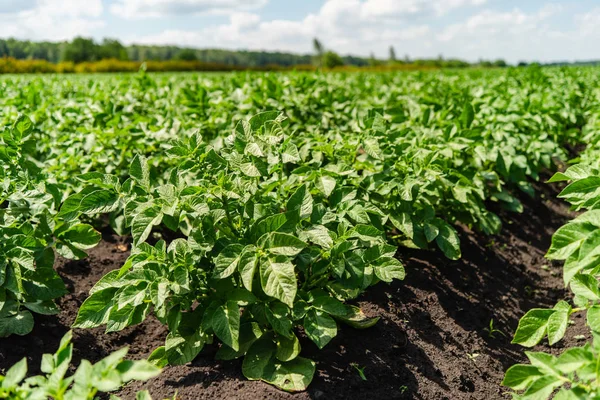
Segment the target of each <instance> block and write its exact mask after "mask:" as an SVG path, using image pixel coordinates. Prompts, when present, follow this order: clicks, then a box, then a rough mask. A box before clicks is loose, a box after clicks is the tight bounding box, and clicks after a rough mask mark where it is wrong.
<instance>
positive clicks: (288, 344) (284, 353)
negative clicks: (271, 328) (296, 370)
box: [275, 334, 302, 361]
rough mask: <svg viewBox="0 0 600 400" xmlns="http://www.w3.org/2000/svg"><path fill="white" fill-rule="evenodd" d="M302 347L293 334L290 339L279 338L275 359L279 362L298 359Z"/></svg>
mask: <svg viewBox="0 0 600 400" xmlns="http://www.w3.org/2000/svg"><path fill="white" fill-rule="evenodd" d="M301 350H302V347H301V346H300V341H299V340H298V338H297V337H296V335H294V334H292V335H291V337H290V338H287V337H284V336H279V337H277V351H276V353H275V357H276V358H277V359H278V360H279V361H291V360H293V359H294V358H296V357H298V355H299V354H300V351H301Z"/></svg>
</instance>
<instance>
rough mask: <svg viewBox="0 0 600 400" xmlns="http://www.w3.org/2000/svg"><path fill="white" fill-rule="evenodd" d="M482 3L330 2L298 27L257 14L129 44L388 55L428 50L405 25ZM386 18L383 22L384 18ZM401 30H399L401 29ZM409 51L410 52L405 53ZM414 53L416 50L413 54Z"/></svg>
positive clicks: (425, 30)
mask: <svg viewBox="0 0 600 400" xmlns="http://www.w3.org/2000/svg"><path fill="white" fill-rule="evenodd" d="M484 2H485V0H450V1H441V0H439V1H425V0H406V1H394V0H366V1H360V0H328V1H326V2H325V4H323V6H322V7H321V8H320V9H319V11H318V12H317V13H313V14H308V15H307V16H306V17H304V18H303V19H301V20H299V21H292V20H282V19H276V20H268V21H263V20H261V19H260V17H259V16H258V15H257V14H252V13H234V14H232V15H230V18H229V22H228V23H226V24H222V25H217V26H211V27H207V28H204V29H202V30H198V31H184V30H165V31H163V32H162V33H160V34H154V35H149V36H145V37H143V38H132V40H130V42H137V43H148V44H150V43H157V44H180V45H186V46H194V47H223V48H233V49H238V48H252V49H263V50H283V51H293V52H309V51H311V46H312V39H313V38H314V37H318V38H320V39H321V40H322V41H323V42H324V43H325V44H326V46H327V47H330V48H333V49H335V50H337V51H339V52H341V53H362V54H364V53H365V51H366V52H367V54H368V52H371V51H372V52H375V53H377V54H385V53H387V49H388V47H389V45H390V44H396V43H398V42H405V41H415V42H418V41H420V42H419V44H418V45H417V46H418V47H420V48H423V47H427V46H429V45H430V43H429V41H428V40H426V37H427V36H428V35H429V34H430V33H431V29H430V28H429V26H428V25H426V24H424V23H417V24H414V23H412V24H409V23H408V22H409V21H410V20H411V19H413V18H415V16H416V15H419V16H426V15H434V16H439V15H443V14H444V13H447V12H448V11H449V10H451V9H454V8H458V7H463V6H467V5H479V4H482V3H484ZM384 14H385V17H381V15H384ZM399 25H401V26H402V27H399ZM404 50H405V51H408V50H410V49H409V48H406V49H404ZM413 50H414V49H413Z"/></svg>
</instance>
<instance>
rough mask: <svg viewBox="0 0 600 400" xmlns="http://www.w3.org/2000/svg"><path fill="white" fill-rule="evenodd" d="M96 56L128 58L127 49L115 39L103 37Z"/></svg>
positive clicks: (123, 59) (118, 58) (125, 59)
mask: <svg viewBox="0 0 600 400" xmlns="http://www.w3.org/2000/svg"><path fill="white" fill-rule="evenodd" d="M98 56H99V58H100V59H104V58H116V59H117V60H122V61H127V60H129V55H128V54H127V49H126V48H125V46H123V45H122V44H121V42H119V41H118V40H116V39H104V40H103V41H102V44H100V45H99V46H98Z"/></svg>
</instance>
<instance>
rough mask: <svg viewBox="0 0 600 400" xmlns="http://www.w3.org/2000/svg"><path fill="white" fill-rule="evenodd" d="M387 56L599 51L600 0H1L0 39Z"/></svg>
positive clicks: (513, 57) (558, 55) (537, 56)
mask: <svg viewBox="0 0 600 400" xmlns="http://www.w3.org/2000/svg"><path fill="white" fill-rule="evenodd" d="M77 35H82V36H89V37H94V38H96V39H101V38H103V37H111V38H117V39H119V40H121V41H123V42H124V43H127V44H130V43H145V44H175V45H181V46H190V47H198V48H215V47H216V48H228V49H255V50H282V51H291V52H297V53H306V52H310V51H311V43H312V38H313V37H318V38H319V39H320V40H321V41H322V42H323V43H324V45H325V46H326V47H327V48H330V49H332V50H335V51H338V52H339V53H342V54H355V55H363V56H368V55H369V54H371V53H374V54H375V55H377V56H378V57H387V54H388V49H389V47H390V46H394V48H395V50H396V54H397V55H398V56H399V57H404V55H407V56H409V57H410V58H416V57H437V56H438V55H442V56H444V57H447V58H449V57H458V58H463V59H467V60H478V59H480V58H484V59H496V58H503V59H506V60H507V61H509V62H513V63H514V62H517V61H520V60H524V61H532V60H540V61H553V60H584V59H600V46H599V45H598V43H599V42H600V1H597V0H527V1H525V0H521V1H517V0H301V1H297V0H296V1H294V0H0V37H17V38H22V39H33V40H65V39H71V38H73V37H74V36H77Z"/></svg>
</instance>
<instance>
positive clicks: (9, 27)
mask: <svg viewBox="0 0 600 400" xmlns="http://www.w3.org/2000/svg"><path fill="white" fill-rule="evenodd" d="M102 12H103V6H102V0H86V1H85V2H82V1H79V0H62V1H60V2H57V1H54V0H37V1H27V0H24V1H12V0H9V1H7V2H2V7H1V8H0V37H11V36H12V37H18V38H26V39H33V40H65V39H71V38H72V37H74V36H77V35H89V34H91V33H92V32H93V30H94V29H95V28H99V27H101V26H103V25H104V22H103V21H102V20H100V19H99V18H100V17H101V15H102Z"/></svg>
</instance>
